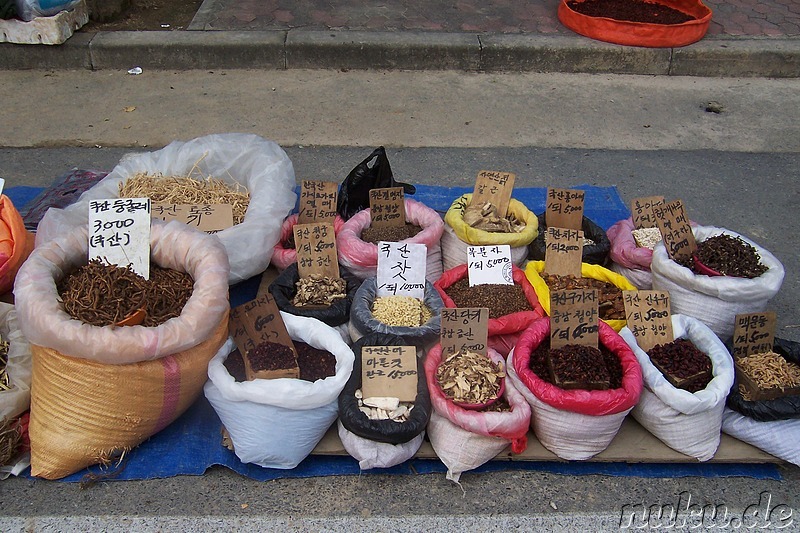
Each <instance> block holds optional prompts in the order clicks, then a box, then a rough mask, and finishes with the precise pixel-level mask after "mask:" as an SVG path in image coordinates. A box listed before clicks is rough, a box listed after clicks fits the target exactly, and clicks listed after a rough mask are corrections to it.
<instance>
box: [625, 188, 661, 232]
mask: <svg viewBox="0 0 800 533" xmlns="http://www.w3.org/2000/svg"><path fill="white" fill-rule="evenodd" d="M661 205H664V197H663V196H646V197H644V198H634V199H633V201H632V202H631V218H633V227H634V228H636V229H642V228H655V227H657V224H658V222H657V221H656V214H655V213H654V212H653V208H654V207H657V206H661Z"/></svg>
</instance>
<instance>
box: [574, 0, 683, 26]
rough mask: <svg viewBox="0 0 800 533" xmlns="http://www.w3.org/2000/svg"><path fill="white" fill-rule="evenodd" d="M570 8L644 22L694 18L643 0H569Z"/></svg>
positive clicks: (662, 5) (596, 14)
mask: <svg viewBox="0 0 800 533" xmlns="http://www.w3.org/2000/svg"><path fill="white" fill-rule="evenodd" d="M567 5H568V6H569V8H570V9H572V10H573V11H575V12H577V13H581V14H582V15H587V16H589V17H607V18H612V19H614V20H627V21H631V22H646V23H650V24H665V25H669V24H683V23H684V22H688V21H690V20H695V18H694V17H693V16H691V15H688V14H686V13H684V12H682V11H679V10H677V9H673V8H671V7H669V6H666V5H664V4H658V3H656V2H646V1H644V0H569V1H568V2H567Z"/></svg>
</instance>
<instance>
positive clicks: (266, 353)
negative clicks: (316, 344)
mask: <svg viewBox="0 0 800 533" xmlns="http://www.w3.org/2000/svg"><path fill="white" fill-rule="evenodd" d="M247 360H248V361H249V362H250V368H251V369H252V370H253V371H254V372H258V371H261V370H284V369H286V368H297V359H296V358H295V356H294V352H292V349H291V348H289V347H288V346H286V345H285V344H280V343H278V342H270V341H267V342H262V343H261V344H259V345H258V346H256V347H255V348H253V349H252V350H249V351H248V352H247Z"/></svg>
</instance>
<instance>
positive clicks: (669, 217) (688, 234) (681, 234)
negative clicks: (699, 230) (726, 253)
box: [653, 200, 697, 262]
mask: <svg viewBox="0 0 800 533" xmlns="http://www.w3.org/2000/svg"><path fill="white" fill-rule="evenodd" d="M653 212H654V213H655V214H656V222H657V223H658V229H659V230H661V236H662V237H663V238H664V246H666V248H667V253H668V254H669V256H670V257H671V258H672V260H673V261H675V262H679V261H681V260H683V259H688V258H689V257H691V256H692V254H693V253H694V252H695V251H696V250H697V242H696V241H695V240H694V233H692V227H691V226H690V225H689V219H688V218H687V217H686V210H685V208H684V206H683V202H682V201H681V200H675V201H673V202H670V203H668V204H664V205H657V206H653Z"/></svg>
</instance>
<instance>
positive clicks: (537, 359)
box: [528, 340, 622, 389]
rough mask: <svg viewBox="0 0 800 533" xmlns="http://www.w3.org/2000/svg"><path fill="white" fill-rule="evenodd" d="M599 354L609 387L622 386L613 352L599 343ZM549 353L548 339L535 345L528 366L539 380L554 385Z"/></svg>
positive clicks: (618, 362) (620, 372)
mask: <svg viewBox="0 0 800 533" xmlns="http://www.w3.org/2000/svg"><path fill="white" fill-rule="evenodd" d="M599 351H600V355H601V357H602V360H603V363H604V364H605V367H606V371H607V372H608V377H609V386H608V388H609V389H618V388H620V387H622V363H621V362H620V360H619V357H617V356H616V355H615V354H614V352H612V351H611V350H609V349H608V348H606V347H605V346H603V345H602V344H600V345H599ZM549 355H550V341H549V340H547V341H545V342H543V343H541V344H540V345H539V346H537V347H536V349H535V350H533V351H532V352H531V358H530V362H529V364H528V367H529V368H530V369H531V371H532V372H533V373H534V374H536V375H537V376H538V377H539V378H540V379H541V380H543V381H545V382H547V383H550V384H551V385H555V382H554V381H553V377H552V376H551V373H550V368H549V366H548V362H547V359H548V357H549Z"/></svg>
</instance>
